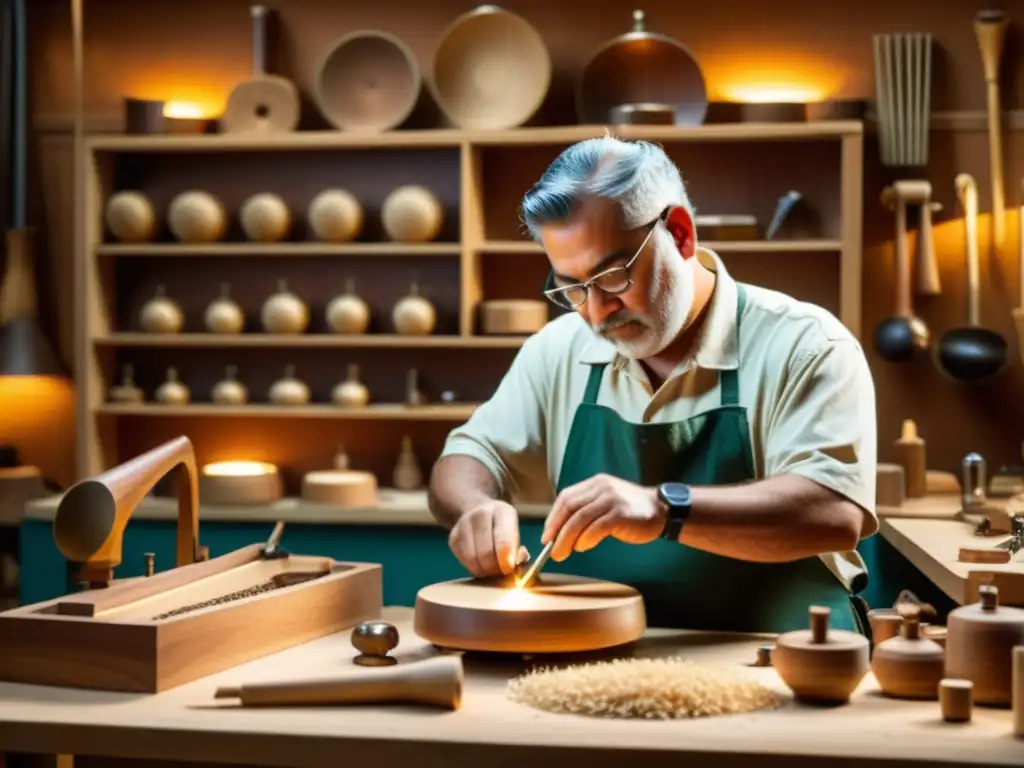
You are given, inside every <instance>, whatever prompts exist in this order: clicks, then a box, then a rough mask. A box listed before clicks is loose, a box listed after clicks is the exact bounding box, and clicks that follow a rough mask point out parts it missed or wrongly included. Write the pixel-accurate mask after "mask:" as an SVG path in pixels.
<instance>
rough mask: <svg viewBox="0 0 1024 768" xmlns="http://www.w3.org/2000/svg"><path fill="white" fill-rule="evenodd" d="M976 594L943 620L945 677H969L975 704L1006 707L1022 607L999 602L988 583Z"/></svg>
mask: <svg viewBox="0 0 1024 768" xmlns="http://www.w3.org/2000/svg"><path fill="white" fill-rule="evenodd" d="M978 596H979V597H980V600H979V602H977V603H973V604H971V605H962V606H960V607H959V608H956V609H954V610H952V611H950V612H949V616H948V618H947V619H946V631H947V636H946V677H955V678H960V679H963V680H971V681H972V682H973V683H974V702H975V703H977V704H983V705H985V704H987V705H992V706H999V707H1008V706H1010V703H1011V699H1012V685H1011V679H1012V677H1013V649H1014V647H1015V646H1018V645H1024V609H1021V608H1012V607H1009V606H1001V605H999V590H998V589H997V588H996V587H995V586H993V585H991V584H982V585H981V586H980V587H978Z"/></svg>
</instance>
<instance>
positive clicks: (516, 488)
mask: <svg viewBox="0 0 1024 768" xmlns="http://www.w3.org/2000/svg"><path fill="white" fill-rule="evenodd" d="M697 255H698V258H700V260H701V262H702V263H703V264H704V265H705V266H707V267H708V268H709V269H713V270H714V271H715V272H716V273H717V278H718V279H717V283H716V287H715V292H714V295H713V297H712V300H711V304H710V306H709V308H708V316H707V319H706V321H705V325H704V329H703V330H702V332H701V336H700V338H699V339H698V342H697V344H696V345H695V346H696V351H695V353H694V354H693V356H692V358H691V359H689V360H686V361H684V362H683V363H681V364H680V365H679V366H678V367H677V368H676V370H675V371H674V372H673V374H672V376H670V377H669V379H668V380H667V381H666V382H665V383H664V384H663V385H662V386H661V387H660V388H659V389H658V390H657V391H656V392H655V391H653V390H652V387H651V385H650V383H649V381H648V379H647V376H646V374H645V372H644V371H643V368H642V367H641V366H640V365H639V363H637V362H636V361H634V360H630V359H629V358H626V357H624V356H622V355H620V354H619V353H618V352H617V350H616V349H615V347H614V346H613V345H612V344H611V342H609V341H607V340H606V339H603V338H601V337H599V336H597V335H596V334H594V332H593V331H592V330H591V329H590V327H589V326H588V325H587V324H586V322H585V321H584V320H583V318H582V317H580V316H579V314H577V313H575V312H574V313H568V314H566V315H563V316H561V317H559V318H557V319H555V320H553V321H551V322H550V323H548V324H547V325H545V326H544V328H542V329H541V330H540V331H538V332H537V333H536V334H534V335H533V336H531V337H530V338H528V339H527V340H526V341H525V342H524V344H523V346H522V348H521V349H520V351H519V353H518V354H517V355H516V358H515V360H514V361H513V363H512V365H511V367H510V368H509V370H508V372H507V373H506V374H505V376H504V377H503V379H502V381H501V383H500V384H499V385H498V388H497V390H496V391H495V393H494V395H493V396H492V397H491V398H490V399H489V400H488V401H487V402H485V403H483V404H482V405H481V406H480V407H479V408H478V409H477V410H476V411H474V413H473V415H472V417H471V418H470V419H469V421H468V422H467V423H466V424H464V425H462V426H461V427H458V428H456V429H455V430H453V431H452V432H451V434H450V435H449V436H448V439H447V442H446V444H445V447H444V450H443V451H442V455H450V454H467V455H469V456H472V457H474V458H476V459H478V460H479V461H481V462H482V463H483V464H484V465H485V466H486V467H487V468H488V469H489V470H490V471H491V473H492V474H493V475H494V476H495V477H496V478H497V480H498V483H499V484H500V486H501V488H502V490H503V492H504V493H505V494H506V495H507V496H508V498H510V500H511V501H513V502H519V503H542V504H543V503H550V502H552V501H553V500H554V498H555V491H554V489H555V487H556V486H557V481H558V476H559V472H560V471H561V467H562V459H563V455H564V451H565V447H566V443H567V441H568V437H569V430H570V428H571V426H572V421H573V416H574V414H575V411H576V406H577V405H579V403H580V402H581V400H582V399H583V392H584V388H585V386H586V383H587V377H588V375H589V373H590V365H589V364H592V363H608V364H609V365H608V369H606V371H605V374H604V377H603V378H602V381H601V389H600V392H599V395H598V403H599V404H601V405H605V406H608V407H610V408H613V409H614V410H615V411H616V412H617V413H618V414H619V415H620V416H622V418H624V419H626V420H627V421H633V422H671V421H680V420H683V419H687V418H689V417H691V416H694V415H697V414H700V413H702V412H704V411H707V410H709V409H711V408H715V407H717V406H718V405H719V404H720V402H721V393H720V390H719V385H718V379H719V372H720V371H722V370H728V369H737V368H738V370H739V376H738V378H739V389H740V393H739V394H740V404H741V405H742V406H744V407H745V408H746V409H747V416H748V420H749V423H750V432H751V434H750V436H751V444H752V446H753V453H754V468H755V470H756V473H757V477H758V478H764V477H770V476H773V475H781V474H786V473H796V474H799V475H803V476H804V477H807V478H809V479H811V480H814V481H815V482H818V483H820V484H822V485H824V486H827V487H828V488H831V489H833V490H835V491H837V492H838V493H840V494H842V495H843V496H845V497H846V498H848V499H850V500H851V501H853V502H854V503H855V504H857V505H858V506H859V507H861V509H863V510H864V512H865V515H864V524H863V528H862V531H861V536H862V537H867V536H870V535H872V534H874V533H875V532H876V531H877V530H878V520H877V517H876V514H875V467H876V452H877V437H876V429H877V428H876V417H875V388H874V382H873V380H872V377H871V371H870V370H869V368H868V364H867V360H866V359H865V356H864V352H863V350H862V348H861V346H860V343H859V342H858V341H857V340H856V338H855V337H854V336H853V334H851V333H850V331H849V330H848V329H847V328H846V326H844V325H843V324H842V323H841V322H840V321H839V320H838V318H836V317H835V316H834V315H832V314H831V313H830V312H828V311H826V310H824V309H822V308H821V307H818V306H815V305H813V304H807V303H804V302H801V301H798V300H796V299H794V298H792V297H790V296H787V295H785V294H782V293H778V292H776V291H771V290H768V289H765V288H760V287H757V286H753V285H745V288H746V293H747V301H746V305H745V307H744V311H743V315H742V317H741V321H740V326H739V329H738V333H737V326H736V306H737V301H738V292H737V286H736V281H735V280H734V279H733V278H732V277H731V276H730V275H729V273H728V271H727V270H726V268H725V265H724V264H723V263H722V261H721V259H720V258H719V257H718V255H717V254H715V253H714V252H712V251H710V250H708V249H705V248H698V250H697ZM822 559H823V560H824V561H825V563H826V565H828V566H829V568H830V569H831V570H832V572H833V573H834V574H835V575H836V576H837V577H838V578H840V580H842V581H843V582H844V583H845V584H847V586H849V585H850V583H851V580H852V579H853V578H855V577H856V576H858V574H862V573H866V568H865V565H864V562H863V560H862V559H861V557H860V555H859V554H858V553H857V552H842V553H831V554H826V555H823V556H822Z"/></svg>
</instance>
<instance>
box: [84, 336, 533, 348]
mask: <svg viewBox="0 0 1024 768" xmlns="http://www.w3.org/2000/svg"><path fill="white" fill-rule="evenodd" d="M525 339H526V337H525V336H395V335H391V334H383V333H381V334H373V333H368V334H363V335H359V336H352V335H342V334H330V333H299V334H295V335H290V334H275V333H239V334H229V333H228V334H225V333H176V334H172V333H112V334H110V335H109V336H97V337H95V338H94V339H93V343H94V344H96V345H97V346H105V347H185V348H196V347H285V348H288V349H298V348H302V347H307V348H308V347H318V348H323V347H326V348H333V349H354V348H359V349H382V348H388V349H517V348H518V347H521V346H522V345H523V341H524V340H525Z"/></svg>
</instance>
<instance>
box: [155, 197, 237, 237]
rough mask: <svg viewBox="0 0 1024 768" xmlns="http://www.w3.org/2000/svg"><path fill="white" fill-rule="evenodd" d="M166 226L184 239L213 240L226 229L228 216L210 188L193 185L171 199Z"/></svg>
mask: <svg viewBox="0 0 1024 768" xmlns="http://www.w3.org/2000/svg"><path fill="white" fill-rule="evenodd" d="M167 226H168V227H169V228H170V230H171V234H173V235H174V236H175V237H176V238H177V239H178V240H179V241H181V242H183V243H214V242H216V241H218V240H220V239H221V238H222V237H224V234H225V232H227V228H228V216H227V212H226V211H225V210H224V206H223V205H222V204H221V202H220V200H218V199H217V198H216V197H214V196H213V195H211V194H210V193H209V192H203V191H201V190H197V189H193V190H189V191H188V192H182V193H180V194H178V195H176V196H175V197H174V199H173V200H171V204H170V206H169V208H168V211H167Z"/></svg>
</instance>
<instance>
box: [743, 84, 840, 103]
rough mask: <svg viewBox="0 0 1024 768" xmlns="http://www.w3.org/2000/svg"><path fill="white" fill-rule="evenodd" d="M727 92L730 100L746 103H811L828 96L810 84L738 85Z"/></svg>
mask: <svg viewBox="0 0 1024 768" xmlns="http://www.w3.org/2000/svg"><path fill="white" fill-rule="evenodd" d="M727 93H728V96H729V100H730V101H739V102H743V103H745V104H811V103H814V102H818V101H824V100H825V98H826V97H825V94H824V92H823V91H822V90H821V89H819V88H815V87H814V86H810V85H804V86H800V85H789V86H782V85H780V86H768V85H765V86H761V85H747V86H744V85H738V86H735V87H733V88H729V89H728V90H727Z"/></svg>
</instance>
